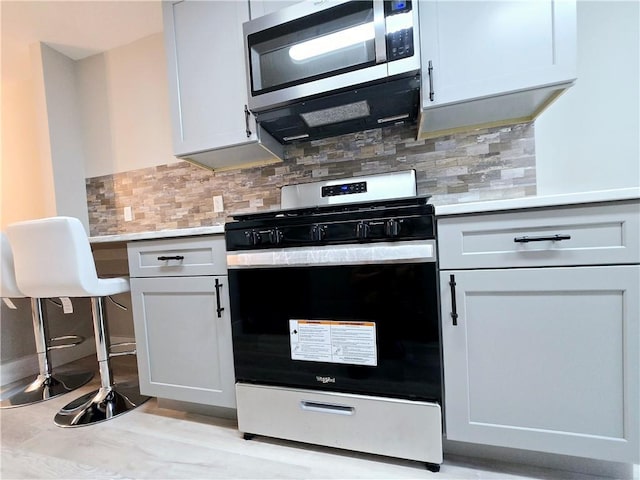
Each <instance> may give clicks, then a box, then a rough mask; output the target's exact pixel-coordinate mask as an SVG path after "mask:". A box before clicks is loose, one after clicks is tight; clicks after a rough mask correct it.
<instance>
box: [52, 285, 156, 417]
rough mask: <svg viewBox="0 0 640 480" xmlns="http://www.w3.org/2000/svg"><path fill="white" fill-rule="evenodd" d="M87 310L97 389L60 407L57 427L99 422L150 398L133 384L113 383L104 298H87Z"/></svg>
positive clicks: (124, 411)
mask: <svg viewBox="0 0 640 480" xmlns="http://www.w3.org/2000/svg"><path fill="white" fill-rule="evenodd" d="M91 312H92V316H93V330H94V333H95V339H96V355H97V357H98V366H99V368H100V388H99V389H98V390H95V391H93V392H91V393H88V394H86V395H83V396H82V397H80V398H77V399H75V400H74V401H73V402H71V403H69V404H68V405H66V406H65V407H63V408H62V409H61V410H60V411H59V412H58V414H57V415H56V416H55V419H54V421H55V423H56V424H57V425H58V426H60V427H80V426H83V425H91V424H94V423H98V422H103V421H105V420H109V419H111V418H113V417H117V416H118V415H121V414H123V413H126V412H128V411H129V410H132V409H134V408H136V407H137V406H138V405H140V404H142V403H144V402H145V401H147V400H148V399H149V398H150V397H147V396H145V395H141V394H140V389H139V387H138V385H137V384H131V385H124V384H117V385H116V384H115V383H114V382H113V374H112V372H111V364H110V361H109V332H108V329H107V322H106V318H105V315H106V309H105V305H104V297H92V298H91Z"/></svg>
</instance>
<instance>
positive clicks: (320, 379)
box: [316, 376, 336, 383]
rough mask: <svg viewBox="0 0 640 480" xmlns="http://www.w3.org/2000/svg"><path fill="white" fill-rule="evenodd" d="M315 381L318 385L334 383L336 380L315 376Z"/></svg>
mask: <svg viewBox="0 0 640 480" xmlns="http://www.w3.org/2000/svg"><path fill="white" fill-rule="evenodd" d="M316 380H317V381H318V382H320V383H336V379H335V378H334V377H320V376H316Z"/></svg>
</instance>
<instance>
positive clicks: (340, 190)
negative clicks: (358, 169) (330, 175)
mask: <svg viewBox="0 0 640 480" xmlns="http://www.w3.org/2000/svg"><path fill="white" fill-rule="evenodd" d="M366 191H367V182H356V183H343V184H341V185H329V186H326V187H322V196H323V197H334V196H336V195H350V194H352V193H365V192H366Z"/></svg>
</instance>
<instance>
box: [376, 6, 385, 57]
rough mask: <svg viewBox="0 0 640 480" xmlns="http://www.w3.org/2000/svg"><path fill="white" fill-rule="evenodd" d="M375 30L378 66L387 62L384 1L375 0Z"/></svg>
mask: <svg viewBox="0 0 640 480" xmlns="http://www.w3.org/2000/svg"><path fill="white" fill-rule="evenodd" d="M373 28H374V32H375V40H374V42H375V49H376V64H378V63H384V62H386V61H387V39H386V30H387V29H386V25H385V19H384V2H383V0H373Z"/></svg>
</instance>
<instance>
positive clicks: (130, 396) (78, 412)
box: [54, 384, 151, 427]
mask: <svg viewBox="0 0 640 480" xmlns="http://www.w3.org/2000/svg"><path fill="white" fill-rule="evenodd" d="M149 398H151V397H148V396H146V395H142V394H140V388H139V387H138V385H124V384H123V385H120V384H118V385H113V386H111V387H101V388H100V389H98V390H94V391H93V392H91V393H88V394H86V395H83V396H81V397H79V398H76V399H75V400H74V401H73V402H71V403H69V404H68V405H67V406H65V407H63V408H62V409H61V410H60V411H59V412H58V414H57V415H56V416H55V418H54V422H55V423H56V425H58V426H59V427H82V426H85V425H93V424H94V423H98V422H104V421H105V420H109V419H111V418H114V417H117V416H118V415H122V414H123V413H126V412H128V411H129V410H133V409H134V408H136V407H137V406H139V405H141V404H143V403H144V402H146V401H147V400H149Z"/></svg>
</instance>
